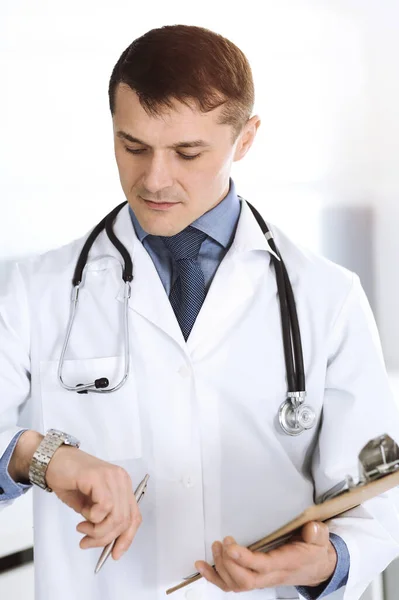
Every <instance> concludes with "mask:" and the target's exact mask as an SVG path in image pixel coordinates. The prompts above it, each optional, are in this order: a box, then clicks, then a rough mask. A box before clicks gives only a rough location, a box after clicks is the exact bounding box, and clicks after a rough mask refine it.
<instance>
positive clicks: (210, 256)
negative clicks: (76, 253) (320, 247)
mask: <svg viewBox="0 0 399 600" xmlns="http://www.w3.org/2000/svg"><path fill="white" fill-rule="evenodd" d="M240 211H241V204H240V200H239V198H238V196H237V194H236V190H235V186H234V182H233V180H232V179H230V189H229V193H228V194H227V196H226V197H225V198H224V199H223V200H222V201H221V202H220V203H219V204H217V205H216V206H215V207H214V208H213V209H211V210H210V211H208V212H207V213H205V214H204V215H202V216H201V217H199V218H198V219H197V220H196V221H194V222H193V223H192V224H191V225H192V226H193V227H196V228H197V229H200V230H201V231H203V232H204V233H206V234H207V236H208V237H207V238H206V239H205V240H204V242H203V243H202V246H201V249H200V252H199V255H198V261H199V264H200V266H201V269H202V271H203V273H204V280H205V292H207V291H208V290H209V287H210V285H211V283H212V279H213V277H214V276H215V273H216V271H217V269H218V267H219V265H220V263H221V261H222V259H223V257H224V256H225V254H226V253H227V251H228V249H229V247H230V245H231V243H232V242H233V239H234V235H235V231H236V228H237V224H238V219H239V216H240ZM130 217H131V220H132V223H133V227H134V230H135V232H136V235H137V237H138V239H139V240H140V242H141V243H142V244H143V246H144V247H145V249H146V250H147V252H148V254H149V255H150V257H151V259H152V261H153V263H154V266H155V268H156V270H157V272H158V274H159V277H160V279H161V281H162V284H163V286H164V288H165V291H166V293H167V295H168V296H169V293H170V290H171V288H172V286H173V284H174V282H175V280H176V278H177V276H178V273H177V270H176V266H175V264H174V261H173V258H172V255H171V254H170V252H169V251H168V250H167V249H166V247H165V245H164V244H163V242H162V240H161V239H160V237H158V236H155V235H150V234H148V233H146V232H145V231H144V229H143V228H142V227H141V225H140V223H139V222H138V220H137V218H136V216H135V214H134V213H133V211H132V210H131V209H130ZM21 433H22V432H20V433H18V434H16V435H15V436H14V438H13V440H12V441H11V443H10V445H9V446H8V448H7V450H6V451H5V453H4V454H3V456H2V457H1V458H0V491H1V489H3V493H2V494H1V495H0V502H1V501H3V500H4V501H6V500H12V499H15V498H17V497H18V496H21V495H22V494H23V493H24V492H26V491H27V489H29V488H30V487H31V486H30V485H24V484H20V483H15V482H14V481H13V480H12V479H11V477H10V476H9V474H8V464H9V460H10V457H11V454H12V452H13V450H14V448H15V445H16V443H17V441H18V439H19V436H20V435H21ZM330 540H331V543H332V544H333V546H334V548H335V550H336V553H337V565H336V568H335V571H334V573H333V575H332V577H331V578H330V579H329V580H328V581H327V582H324V583H323V584H321V585H319V586H317V587H299V586H298V587H297V590H298V591H299V593H300V594H301V595H302V596H304V597H305V598H306V599H307V600H319V599H320V598H324V597H325V596H327V595H329V594H332V593H333V592H334V591H336V590H338V589H339V588H340V587H342V586H343V585H345V584H346V582H347V579H348V575H349V567H350V557H349V552H348V549H347V546H346V544H345V542H344V541H343V540H342V538H340V537H339V536H338V535H335V534H333V533H331V534H330Z"/></svg>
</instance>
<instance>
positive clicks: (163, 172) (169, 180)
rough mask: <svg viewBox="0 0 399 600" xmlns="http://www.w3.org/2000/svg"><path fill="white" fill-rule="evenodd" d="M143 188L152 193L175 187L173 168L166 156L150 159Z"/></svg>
mask: <svg viewBox="0 0 399 600" xmlns="http://www.w3.org/2000/svg"><path fill="white" fill-rule="evenodd" d="M143 186H144V187H145V188H146V189H147V190H148V191H149V192H150V193H151V194H156V193H157V192H159V191H160V190H163V189H165V188H168V187H172V186H173V177H172V174H171V167H170V165H169V164H168V160H167V157H166V156H161V155H160V154H159V155H157V156H156V155H155V154H154V155H153V156H152V157H151V158H149V160H148V163H147V165H146V169H145V174H144V178H143Z"/></svg>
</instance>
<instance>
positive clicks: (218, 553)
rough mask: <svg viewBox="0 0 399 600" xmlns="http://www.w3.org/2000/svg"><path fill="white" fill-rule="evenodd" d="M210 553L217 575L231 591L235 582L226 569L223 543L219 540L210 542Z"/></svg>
mask: <svg viewBox="0 0 399 600" xmlns="http://www.w3.org/2000/svg"><path fill="white" fill-rule="evenodd" d="M212 554H213V560H214V563H215V569H216V571H217V573H218V575H219V577H220V578H221V579H222V580H223V582H224V583H225V584H226V586H227V588H228V590H229V591H233V590H234V589H235V587H236V584H235V582H234V581H233V580H232V578H231V577H230V575H229V572H228V571H227V569H226V566H225V564H224V559H223V545H222V544H221V543H220V542H214V543H213V544H212Z"/></svg>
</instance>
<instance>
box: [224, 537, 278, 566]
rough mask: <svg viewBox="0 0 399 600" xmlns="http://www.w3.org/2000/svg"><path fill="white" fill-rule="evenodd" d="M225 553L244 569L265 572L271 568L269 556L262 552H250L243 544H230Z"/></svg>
mask: <svg viewBox="0 0 399 600" xmlns="http://www.w3.org/2000/svg"><path fill="white" fill-rule="evenodd" d="M226 553H227V555H228V556H229V558H231V559H233V560H234V561H235V562H236V563H237V564H238V565H240V566H241V567H244V568H245V569H250V570H251V571H255V572H256V573H267V572H268V571H270V570H271V568H270V567H271V566H272V565H271V561H270V560H269V559H270V557H269V556H268V555H267V554H264V553H263V552H251V550H248V548H245V547H244V546H239V545H238V544H231V545H230V546H229V548H228V549H227V550H226Z"/></svg>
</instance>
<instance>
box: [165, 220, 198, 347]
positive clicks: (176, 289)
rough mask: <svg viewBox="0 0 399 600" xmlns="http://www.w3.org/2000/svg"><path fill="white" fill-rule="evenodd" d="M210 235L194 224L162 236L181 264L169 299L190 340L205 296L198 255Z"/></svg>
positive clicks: (184, 332)
mask: <svg viewBox="0 0 399 600" xmlns="http://www.w3.org/2000/svg"><path fill="white" fill-rule="evenodd" d="M206 237H207V235H206V233H203V232H202V231H199V230H198V229H195V228H194V227H191V225H190V226H189V227H186V229H183V231H181V232H180V233H177V234H176V235H172V236H170V237H163V236H162V237H161V239H162V241H163V243H164V244H165V246H166V247H167V248H168V250H169V251H170V253H171V254H172V257H173V259H174V260H175V263H176V266H177V271H178V277H177V279H176V281H175V283H174V284H173V286H172V289H171V291H170V295H169V300H170V303H171V305H172V308H173V310H174V312H175V315H176V318H177V320H178V322H179V325H180V328H181V330H182V333H183V336H184V339H185V340H186V341H187V338H188V336H189V335H190V332H191V329H192V328H193V325H194V323H195V319H196V318H197V315H198V313H199V311H200V310H201V306H202V303H203V302H204V299H205V281H204V274H203V272H202V269H201V267H200V265H199V263H198V260H197V259H198V254H199V251H200V248H201V244H202V242H203V241H204V240H205V238H206Z"/></svg>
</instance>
